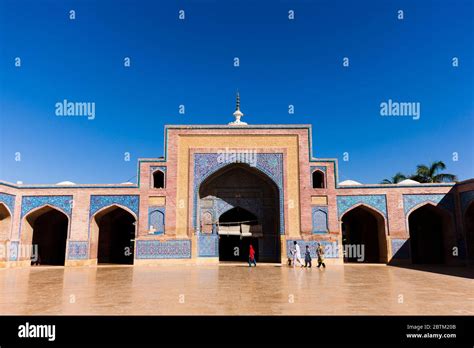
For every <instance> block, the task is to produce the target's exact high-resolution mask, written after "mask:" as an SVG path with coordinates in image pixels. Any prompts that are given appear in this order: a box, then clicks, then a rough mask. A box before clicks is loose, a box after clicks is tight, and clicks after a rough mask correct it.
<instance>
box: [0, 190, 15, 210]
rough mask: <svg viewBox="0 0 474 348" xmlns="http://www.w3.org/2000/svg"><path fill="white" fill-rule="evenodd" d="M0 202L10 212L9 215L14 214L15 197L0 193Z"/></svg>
mask: <svg viewBox="0 0 474 348" xmlns="http://www.w3.org/2000/svg"><path fill="white" fill-rule="evenodd" d="M0 202H2V203H4V204H5V205H6V206H7V207H8V209H9V210H10V214H12V215H13V214H14V213H15V196H13V195H9V194H8V193H0Z"/></svg>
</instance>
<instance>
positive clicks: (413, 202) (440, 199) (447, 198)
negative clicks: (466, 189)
mask: <svg viewBox="0 0 474 348" xmlns="http://www.w3.org/2000/svg"><path fill="white" fill-rule="evenodd" d="M426 202H431V203H433V204H435V205H438V206H440V207H443V208H445V209H447V210H449V211H453V210H454V202H453V197H452V195H450V194H421V195H403V207H404V210H405V215H406V214H408V212H409V211H410V210H412V209H413V208H414V207H416V206H417V205H420V204H422V203H426Z"/></svg>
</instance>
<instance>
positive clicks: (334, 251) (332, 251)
mask: <svg viewBox="0 0 474 348" xmlns="http://www.w3.org/2000/svg"><path fill="white" fill-rule="evenodd" d="M294 241H295V240H294V239H293V240H287V241H286V255H287V257H291V254H290V251H291V250H292V249H293V247H294V245H293V242H294ZM296 242H297V243H298V245H299V246H300V251H301V257H302V258H303V259H304V254H305V251H306V245H309V253H310V254H311V258H313V259H314V258H317V255H316V248H317V247H318V243H321V245H322V246H323V247H324V251H325V254H324V257H325V258H326V259H337V258H338V255H339V248H338V243H337V242H336V241H334V242H328V241H325V240H322V241H317V240H296Z"/></svg>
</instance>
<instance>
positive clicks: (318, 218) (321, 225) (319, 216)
mask: <svg viewBox="0 0 474 348" xmlns="http://www.w3.org/2000/svg"><path fill="white" fill-rule="evenodd" d="M311 218H312V221H313V233H327V232H328V207H326V206H313V207H311Z"/></svg>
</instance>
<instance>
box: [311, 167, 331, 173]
mask: <svg viewBox="0 0 474 348" xmlns="http://www.w3.org/2000/svg"><path fill="white" fill-rule="evenodd" d="M317 169H319V170H320V171H322V172H323V173H324V175H326V173H327V167H326V166H311V167H309V173H310V174H313V172H314V171H315V170H317Z"/></svg>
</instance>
